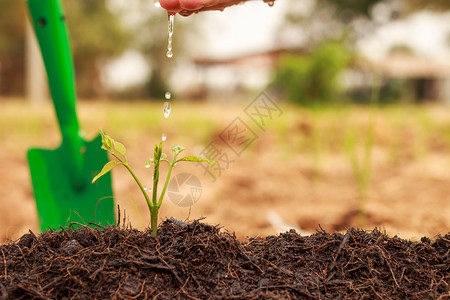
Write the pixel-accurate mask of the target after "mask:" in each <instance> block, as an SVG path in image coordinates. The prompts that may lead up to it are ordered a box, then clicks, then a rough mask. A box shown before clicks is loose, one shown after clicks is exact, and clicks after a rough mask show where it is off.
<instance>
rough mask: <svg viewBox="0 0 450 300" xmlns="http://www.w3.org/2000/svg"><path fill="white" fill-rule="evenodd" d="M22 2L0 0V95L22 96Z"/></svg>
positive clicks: (23, 25)
mask: <svg viewBox="0 0 450 300" xmlns="http://www.w3.org/2000/svg"><path fill="white" fill-rule="evenodd" d="M24 8H25V5H24V1H17V0H2V2H1V9H0V94H10V95H17V94H22V93H23V91H24V88H23V78H24V75H25V72H24V56H25V40H24V37H25V23H24V18H25V13H24Z"/></svg>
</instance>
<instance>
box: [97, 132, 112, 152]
mask: <svg viewBox="0 0 450 300" xmlns="http://www.w3.org/2000/svg"><path fill="white" fill-rule="evenodd" d="M100 135H101V136H102V144H103V146H102V149H104V150H107V151H109V150H111V148H112V144H113V143H112V140H111V138H110V137H109V136H108V135H107V134H105V132H103V130H102V131H100Z"/></svg>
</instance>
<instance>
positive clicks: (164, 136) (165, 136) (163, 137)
mask: <svg viewBox="0 0 450 300" xmlns="http://www.w3.org/2000/svg"><path fill="white" fill-rule="evenodd" d="M161 140H162V141H163V142H165V141H166V140H167V135H166V134H165V133H163V134H162V136H161Z"/></svg>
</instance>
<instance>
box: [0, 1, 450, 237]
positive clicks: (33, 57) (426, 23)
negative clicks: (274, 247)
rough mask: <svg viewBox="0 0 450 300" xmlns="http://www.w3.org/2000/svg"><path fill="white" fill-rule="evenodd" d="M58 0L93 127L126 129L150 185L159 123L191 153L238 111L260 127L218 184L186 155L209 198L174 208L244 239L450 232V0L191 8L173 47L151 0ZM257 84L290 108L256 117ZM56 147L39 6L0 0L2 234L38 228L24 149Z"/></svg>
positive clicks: (121, 199) (88, 125) (117, 184)
mask: <svg viewBox="0 0 450 300" xmlns="http://www.w3.org/2000/svg"><path fill="white" fill-rule="evenodd" d="M62 2H63V5H64V7H65V11H66V19H67V23H68V29H69V34H70V38H71V46H72V52H73V58H74V66H75V73H76V84H77V94H78V103H77V105H78V117H79V119H80V123H81V126H82V128H83V130H84V132H85V134H86V136H87V137H88V138H89V139H91V138H93V137H94V136H95V135H96V134H97V133H98V131H99V130H100V129H101V128H103V129H104V130H105V131H107V132H108V133H109V134H110V135H111V136H112V137H113V138H115V139H117V140H119V141H121V142H123V143H124V144H125V145H126V146H127V149H128V152H129V156H128V157H129V160H130V161H132V162H133V163H132V164H133V165H134V168H135V169H136V172H137V173H138V175H139V176H141V177H142V178H144V180H148V182H149V184H150V181H151V172H149V171H148V169H145V168H144V167H143V164H144V162H145V161H146V160H147V159H148V158H150V156H151V154H152V151H153V145H154V144H155V143H157V142H158V141H160V139H161V135H162V133H164V134H166V135H167V141H166V142H165V144H166V146H165V147H166V148H169V147H172V146H173V145H178V144H179V145H183V146H184V147H185V148H187V149H188V152H190V153H189V154H193V155H198V154H199V153H201V152H202V151H204V149H206V147H207V146H208V145H209V144H210V143H214V141H217V140H218V137H219V136H220V134H221V133H222V132H223V131H224V129H226V128H228V127H227V126H229V125H230V124H231V123H232V122H233V120H235V119H236V117H241V118H242V119H243V120H244V121H245V122H248V123H246V124H247V125H248V126H249V127H250V128H251V129H252V131H253V132H254V133H255V136H256V139H255V140H254V142H252V144H251V145H249V147H248V148H246V149H245V151H243V152H242V153H240V155H237V156H234V157H231V158H230V160H229V161H228V162H227V164H226V168H224V169H223V170H219V171H217V170H216V173H215V178H214V179H213V180H211V179H212V178H211V176H208V175H210V174H207V172H204V170H202V169H201V168H196V167H192V166H184V167H183V166H180V170H179V172H183V171H185V172H192V173H194V174H196V175H197V176H199V177H200V178H201V182H202V187H203V189H202V197H201V199H200V200H199V201H198V203H196V204H195V205H194V206H192V207H191V208H181V207H178V206H176V205H174V204H173V203H171V202H170V201H168V200H167V199H166V203H165V204H164V205H163V207H162V212H161V214H160V217H161V218H166V217H170V216H175V217H177V218H179V219H182V220H184V219H187V218H189V219H192V218H199V217H206V222H209V223H213V224H220V225H221V226H223V227H224V228H225V229H226V230H229V231H234V232H236V234H237V235H238V236H239V237H246V236H255V235H268V234H275V233H277V232H280V231H283V230H286V228H289V227H294V228H297V229H298V230H301V231H302V232H305V233H311V232H314V231H315V230H316V229H317V228H319V226H321V227H322V228H324V229H325V230H327V231H339V230H345V229H346V228H348V227H351V226H355V227H356V226H359V227H364V228H366V229H373V228H374V227H378V228H380V229H382V230H386V231H387V232H388V233H389V234H392V235H394V234H398V235H399V236H401V237H405V238H413V239H418V238H420V237H421V236H424V235H427V236H435V235H437V234H442V233H447V232H448V231H449V228H450V218H449V217H448V216H450V172H449V171H448V170H450V2H449V1H447V0H434V1H424V0H343V1H331V0H302V1H299V0H277V1H275V3H274V5H273V6H271V5H268V4H267V3H264V2H263V1H262V0H251V1H247V2H245V3H243V4H240V5H236V6H233V7H230V8H227V9H225V10H224V11H223V12H204V13H200V14H195V15H192V16H189V17H181V16H178V15H177V16H176V18H175V26H174V36H173V43H174V45H173V49H174V50H173V51H174V57H173V58H171V59H168V58H166V56H165V52H166V49H167V26H168V25H167V13H166V12H165V11H164V10H163V9H161V8H160V7H158V5H157V3H156V4H155V2H154V1H153V0H145V1H144V0H134V1H125V0H97V1H87V0H79V1H68V0H64V1H62ZM166 91H170V92H171V93H172V99H171V100H170V101H171V103H172V113H171V115H170V118H168V119H165V118H164V117H163V113H162V108H163V103H164V101H166V100H165V99H164V94H165V93H166ZM261 92H264V95H265V96H266V97H268V99H270V103H274V104H275V105H276V106H277V107H278V109H279V111H280V114H279V115H277V116H276V117H273V118H272V117H271V118H270V122H268V123H267V126H265V127H264V128H261V127H258V126H257V124H255V123H254V122H253V123H252V121H251V120H250V119H249V118H247V119H245V118H246V114H245V109H246V107H248V105H250V104H251V103H254V102H253V101H254V100H258V99H259V98H258V97H260V95H261ZM267 121H268V120H267ZM59 144H60V136H59V132H58V127H57V122H56V118H55V116H54V111H53V107H52V103H51V101H50V98H49V93H48V87H47V78H46V75H45V70H44V69H43V63H42V59H41V57H40V52H39V48H38V46H37V43H36V40H35V37H34V35H33V32H32V29H31V27H30V25H29V23H28V15H27V11H26V7H25V4H24V3H23V1H14V0H2V3H1V10H0V149H1V151H0V242H2V241H6V240H8V239H15V238H17V237H19V236H20V235H21V234H23V233H26V232H27V231H28V230H29V229H31V230H33V231H34V232H38V228H39V227H38V223H37V222H38V221H37V212H36V207H35V202H34V197H33V191H32V187H31V180H30V175H29V170H28V163H27V161H26V151H27V149H29V148H31V147H39V148H50V149H52V148H53V149H54V148H57V147H58V146H59ZM224 151H225V150H224ZM230 156H231V154H230ZM141 166H142V167H141ZM113 180H114V190H115V198H116V199H115V200H116V203H119V204H120V208H121V209H122V210H125V213H126V216H127V220H128V222H130V223H131V224H132V225H133V226H134V227H136V228H139V229H143V228H145V227H147V226H148V225H149V213H148V212H147V211H146V204H145V201H144V200H143V198H142V196H141V195H139V190H138V188H137V187H136V186H135V185H134V183H133V182H132V179H131V177H130V176H129V175H128V174H126V172H125V171H124V170H120V169H117V170H114V172H113Z"/></svg>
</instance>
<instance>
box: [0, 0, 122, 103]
mask: <svg viewBox="0 0 450 300" xmlns="http://www.w3.org/2000/svg"><path fill="white" fill-rule="evenodd" d="M107 2H108V1H107V0H96V1H90V0H77V1H69V0H64V1H63V5H64V7H65V12H66V15H67V23H68V27H69V34H70V37H71V45H72V49H73V51H72V52H73V55H74V62H75V74H76V80H77V87H78V89H77V90H78V94H79V96H81V97H94V96H98V95H101V94H103V88H102V86H101V82H100V80H99V78H100V73H99V70H100V68H101V67H102V64H103V63H104V62H105V60H106V59H108V58H111V57H114V56H116V55H118V54H120V53H121V52H122V51H123V50H124V49H125V48H126V47H127V45H128V44H129V37H127V36H126V35H125V32H124V31H123V30H122V28H121V27H120V25H119V22H118V18H117V16H115V15H114V14H113V13H112V12H111V11H110V10H109V9H108V7H107ZM26 18H28V12H27V8H26V7H25V3H24V1H17V0H2V4H1V9H0V94H3V95H23V94H24V78H25V22H26Z"/></svg>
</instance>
